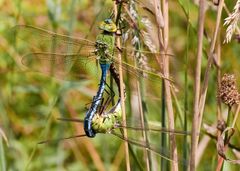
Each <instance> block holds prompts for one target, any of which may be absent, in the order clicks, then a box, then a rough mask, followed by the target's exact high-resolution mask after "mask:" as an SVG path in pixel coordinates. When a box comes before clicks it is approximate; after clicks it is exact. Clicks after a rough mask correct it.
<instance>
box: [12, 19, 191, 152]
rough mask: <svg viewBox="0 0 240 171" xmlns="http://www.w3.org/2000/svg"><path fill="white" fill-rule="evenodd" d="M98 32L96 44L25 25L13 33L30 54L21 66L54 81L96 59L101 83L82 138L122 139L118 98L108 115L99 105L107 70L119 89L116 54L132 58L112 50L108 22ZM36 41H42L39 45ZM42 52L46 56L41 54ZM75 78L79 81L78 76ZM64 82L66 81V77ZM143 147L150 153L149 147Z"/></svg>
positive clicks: (144, 73) (142, 73) (146, 73)
mask: <svg viewBox="0 0 240 171" xmlns="http://www.w3.org/2000/svg"><path fill="white" fill-rule="evenodd" d="M99 29H100V30H102V33H101V34H99V35H98V36H97V38H96V42H92V41H90V40H86V39H76V38H72V37H69V36H65V35H60V34H57V33H54V32H50V31H46V30H43V29H40V28H36V27H33V26H27V25H18V26H15V27H14V28H13V29H12V31H14V33H15V32H16V34H17V37H18V38H20V39H22V40H24V41H26V42H27V43H28V44H30V46H31V51H30V52H29V53H27V54H25V55H24V56H23V57H22V63H23V64H24V65H25V66H27V67H29V68H31V69H32V70H35V71H40V72H43V73H47V74H49V75H53V76H56V77H59V76H60V77H61V76H62V77H65V76H66V75H67V74H68V72H70V70H74V69H75V70H77V73H79V72H80V70H81V69H82V68H83V65H84V63H85V64H86V63H88V62H89V61H90V60H91V59H92V58H93V59H97V60H98V61H99V65H100V67H101V79H100V83H99V89H98V91H97V94H96V96H94V98H93V101H92V103H91V107H90V108H89V110H88V111H87V112H86V116H85V118H84V130H85V133H86V135H84V136H88V137H94V136H95V135H96V134H97V133H112V134H114V135H116V136H118V137H119V138H121V136H120V135H118V134H115V133H114V129H116V128H124V127H126V125H125V126H124V125H122V124H121V121H122V119H121V118H122V110H121V100H120V98H119V100H118V102H117V103H116V104H115V105H114V106H113V107H112V108H111V110H109V111H108V112H104V108H101V107H100V105H101V99H102V98H103V93H104V90H105V84H106V78H107V73H108V71H109V70H110V73H111V74H112V75H113V78H114V79H115V82H116V83H117V85H118V88H119V86H120V85H119V78H118V76H117V73H116V70H115V69H114V66H115V65H119V62H118V59H117V58H116V57H114V56H115V55H116V54H117V53H121V51H126V53H127V54H131V53H132V51H134V50H132V49H127V48H122V49H121V50H120V49H119V48H117V47H116V46H115V32H116V31H117V27H116V25H115V24H114V22H113V21H112V20H111V19H106V20H104V21H102V22H101V23H100V25H99ZM24 36H26V37H27V38H25V37H24ZM29 37H31V38H29ZM37 40H41V41H40V42H39V41H37ZM36 41H37V42H36ZM41 49H43V50H44V51H45V52H42V50H41ZM56 51H57V52H56ZM138 53H140V54H144V55H145V56H148V55H152V56H159V55H161V53H151V52H145V51H138ZM121 65H122V68H123V69H126V72H128V73H130V74H133V75H135V76H137V77H146V78H147V79H153V80H159V81H160V80H161V79H168V80H170V79H169V78H164V77H163V75H162V74H161V73H154V72H152V70H144V69H142V68H138V67H136V66H133V65H131V64H129V63H127V62H124V61H123V62H122V63H121ZM39 66H40V67H39ZM75 67H76V68H75ZM71 76H72V75H71ZM74 77H75V75H74ZM76 77H77V78H78V77H79V75H77V76H76ZM65 78H66V79H68V77H67V76H66V77H65ZM119 90H120V88H119ZM119 94H120V92H119ZM99 109H100V110H99ZM100 111H101V112H100ZM61 120H68V121H77V122H79V121H81V120H78V119H63V118H62V119H61ZM136 129H140V128H136ZM149 130H151V128H149ZM154 130H155V131H165V132H171V133H179V134H186V135H187V134H189V133H182V132H181V131H174V130H167V129H154ZM122 139H124V138H122ZM130 142H131V141H130ZM132 142H133V141H132ZM133 144H135V145H139V146H141V145H142V143H140V144H138V143H136V142H135V143H133ZM144 147H145V148H149V149H151V148H150V147H149V146H144ZM159 154H160V153H159Z"/></svg>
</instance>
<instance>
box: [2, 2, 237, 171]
mask: <svg viewBox="0 0 240 171" xmlns="http://www.w3.org/2000/svg"><path fill="white" fill-rule="evenodd" d="M208 2H209V4H208V11H207V17H206V22H205V30H206V34H205V38H204V49H205V52H208V50H209V41H210V37H211V36H212V34H213V28H214V26H215V24H216V23H215V22H216V7H215V6H214V5H212V4H211V2H210V1H208ZM231 2H232V1H231ZM231 2H230V1H229V2H227V7H228V8H229V9H232V8H233V5H234V4H232V3H231ZM113 3H114V2H113V1H111V0H107V1H105V0H94V1H87V0H22V1H21V0H12V1H8V0H0V33H1V36H0V74H1V75H0V76H1V77H0V89H1V91H0V126H1V127H0V130H1V132H0V133H1V134H2V138H1V142H0V153H1V154H0V159H1V161H0V163H1V168H0V170H3V171H5V170H9V171H18V170H20V171H21V170H31V171H33V170H35V171H36V170H44V171H50V170H59V171H61V170H62V171H63V170H69V171H77V170H125V161H124V146H123V143H122V141H121V140H120V139H118V138H115V137H113V136H112V135H104V136H100V135H99V136H97V137H96V138H94V139H89V138H81V139H72V140H67V141H61V142H53V143H51V144H43V145H39V144H37V143H38V142H39V141H42V140H46V139H57V138H60V137H68V136H71V135H76V134H82V133H84V132H83V129H82V125H81V124H79V123H62V122H60V121H57V118H59V117H78V118H80V119H83V118H84V115H85V112H86V104H89V103H90V102H91V100H92V97H93V96H94V95H95V93H96V91H97V86H98V80H99V74H100V69H99V68H97V67H96V66H93V68H90V69H89V70H87V73H86V75H87V79H86V78H85V79H83V80H79V81H64V80H61V79H60V80H59V79H57V78H51V77H48V76H46V75H44V74H41V73H36V72H32V71H31V70H29V69H27V68H26V67H25V66H24V65H22V63H21V55H22V54H21V53H22V52H21V51H22V50H23V49H24V48H25V46H26V45H25V44H24V43H23V44H19V43H18V42H16V40H14V39H12V38H13V35H9V30H10V28H12V27H13V26H15V25H16V24H26V25H34V26H37V27H41V28H44V29H47V30H52V31H54V32H60V33H63V34H66V35H69V36H73V37H83V38H87V39H89V40H92V41H94V40H95V37H96V35H97V34H98V33H99V30H98V29H97V24H98V23H99V22H100V21H101V20H103V19H105V18H106V17H109V16H110V15H111V13H112V9H113ZM145 4H146V3H145ZM169 10H170V14H169V15H170V19H169V22H170V31H169V36H170V40H169V49H170V51H171V53H172V54H174V57H173V58H171V76H172V78H173V79H174V80H175V81H176V85H177V91H176V95H177V96H176V100H174V111H175V113H176V127H177V128H178V129H181V130H182V129H183V118H184V116H183V115H182V113H180V112H179V110H178V109H177V107H178V106H177V105H179V106H180V109H181V110H182V111H184V103H185V102H184V99H185V97H186V94H185V92H186V91H188V97H187V104H188V111H187V125H188V130H190V129H191V120H192V108H193V107H192V106H193V97H194V94H193V93H192V92H193V78H194V69H195V68H194V65H195V57H196V51H197V50H196V45H197V33H196V30H197V26H196V25H197V15H198V6H197V5H196V4H194V3H193V2H192V1H187V0H182V1H181V0H179V1H174V2H170V4H169ZM141 12H142V10H141V6H139V15H140V16H141V17H145V13H144V12H142V13H141ZM122 15H126V14H124V12H123V14H122ZM150 16H151V15H150ZM226 16H227V14H226V12H223V19H224V17H226ZM188 17H189V20H188ZM223 19H222V22H223ZM153 21H154V20H153ZM154 24H155V23H154ZM188 27H189V31H187V30H188V29H187V28H188ZM224 36H225V27H223V28H222V29H221V39H222V40H223V39H224ZM222 40H220V43H219V49H220V50H221V52H222V59H221V72H222V73H235V76H236V78H237V80H240V77H239V74H238V73H239V57H238V56H239V54H240V48H239V44H238V42H236V41H232V42H231V43H229V44H222V43H221V42H222ZM37 41H41V40H36V42H37ZM186 55H187V56H188V59H187V62H186V58H185V56H186ZM206 62H207V58H206V53H205V55H204V59H203V65H202V66H203V70H204V69H205V67H206ZM186 63H187V65H186ZM186 67H187V76H188V85H187V86H186V85H184V77H185V71H186ZM96 73H97V74H96ZM210 77H211V79H210V82H209V85H210V86H209V88H208V95H207V100H206V107H205V112H204V118H203V123H207V124H210V125H212V124H214V123H216V122H217V119H216V118H217V117H216V114H215V113H216V110H217V104H216V86H217V78H216V69H213V70H212V73H211V75H210ZM238 82H239V81H238ZM129 85H130V86H129V87H128V88H129V89H128V90H127V95H128V96H129V97H128V98H127V102H126V104H127V115H129V118H130V115H131V118H133V119H132V120H134V117H138V116H137V114H136V113H137V112H136V111H138V110H137V109H135V108H138V106H137V105H136V104H135V103H133V102H135V101H136V100H137V95H136V94H137V93H136V91H135V90H134V89H133V90H132V89H131V88H133V87H134V83H132V82H131V81H129ZM145 89H146V90H145V92H147V93H149V95H146V98H145V100H146V101H147V106H148V114H149V115H148V118H149V120H151V121H153V120H155V121H156V122H157V124H159V121H160V120H161V119H160V113H161V108H159V106H161V102H162V99H161V97H162V96H161V85H159V83H156V82H150V83H149V82H148V83H147V85H146V87H145ZM149 90H151V91H149ZM147 93H146V94H147ZM130 95H131V96H130ZM153 95H154V96H153ZM131 108H132V109H131ZM185 109H186V108H185ZM223 110H224V111H225V110H227V107H226V106H223ZM134 111H135V112H134ZM137 119H138V118H137ZM137 119H136V118H135V120H137ZM129 120H131V119H129ZM4 135H5V136H6V137H7V141H5V140H4V138H3V137H4ZM130 136H131V133H130ZM133 136H134V133H133ZM160 136H161V134H160V133H157V134H154V135H153V138H152V139H151V140H152V142H153V143H155V144H157V145H159V144H158V143H159V142H160V139H161V138H160ZM204 138H206V136H204V135H201V140H203V139H204ZM179 140H180V141H179V145H178V147H179V151H180V158H182V157H183V154H182V151H183V149H182V144H183V139H182V138H181V137H180V138H179ZM237 140H239V134H235V135H234V138H233V142H235V143H236V142H238V141H237ZM187 142H188V143H187V144H185V147H187V152H189V145H188V144H189V142H190V139H188V140H187ZM134 152H136V157H137V158H138V160H139V162H140V163H141V164H142V165H143V166H145V163H144V158H143V157H142V155H143V153H142V151H141V150H140V151H139V150H138V151H136V150H135V149H134ZM202 152H203V154H202V155H201V156H200V157H199V159H200V164H199V166H198V170H213V169H214V168H215V166H216V159H217V152H216V143H215V141H214V140H208V141H207V142H206V147H205V148H204V149H203V151H202ZM229 155H230V156H232V155H233V154H232V153H230V154H229ZM130 156H131V161H132V162H131V166H132V167H133V170H140V167H139V164H138V162H137V160H136V159H134V157H133V155H130ZM152 158H153V161H154V162H153V163H152V165H153V168H155V170H157V169H159V165H158V163H159V161H160V158H159V157H156V156H155V157H152ZM224 167H225V168H226V170H237V168H238V166H236V165H231V164H225V166H224ZM183 168H184V167H183ZM153 170H154V169H153Z"/></svg>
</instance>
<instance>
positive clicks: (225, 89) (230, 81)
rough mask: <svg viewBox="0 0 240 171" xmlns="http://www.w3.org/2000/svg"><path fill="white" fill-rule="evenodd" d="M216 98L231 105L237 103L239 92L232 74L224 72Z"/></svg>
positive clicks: (239, 97) (239, 98)
mask: <svg viewBox="0 0 240 171" xmlns="http://www.w3.org/2000/svg"><path fill="white" fill-rule="evenodd" d="M218 98H220V99H221V101H222V102H223V103H225V104H226V105H228V106H229V107H231V106H232V105H234V104H239V101H240V94H239V93H238V90H237V87H236V78H235V77H234V75H232V74H224V75H223V77H222V80H221V85H220V87H219V90H218Z"/></svg>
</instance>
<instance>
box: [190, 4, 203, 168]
mask: <svg viewBox="0 0 240 171" xmlns="http://www.w3.org/2000/svg"><path fill="white" fill-rule="evenodd" d="M204 7H205V1H204V0H200V1H199V14H198V48H197V59H196V70H195V84H194V92H195V96H194V109H193V122H192V137H191V155H190V156H191V157H190V163H189V164H190V170H191V171H194V170H195V167H196V152H197V146H198V138H197V137H198V136H199V135H198V132H199V131H198V126H199V125H200V124H201V123H200V122H199V118H198V116H199V97H200V85H201V80H200V78H201V63H202V46H203V45H202V44H203V29H204V18H205V8H204Z"/></svg>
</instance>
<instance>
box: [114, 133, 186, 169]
mask: <svg viewBox="0 0 240 171" xmlns="http://www.w3.org/2000/svg"><path fill="white" fill-rule="evenodd" d="M111 134H112V135H114V136H116V137H118V138H120V139H122V140H123V141H127V142H128V143H129V144H131V145H134V146H137V147H139V148H141V149H145V150H148V151H150V152H152V153H154V154H156V155H158V156H160V157H161V158H164V159H165V160H167V161H169V162H174V163H178V164H180V165H184V166H187V165H188V161H187V160H186V159H182V158H178V160H177V161H174V160H173V159H172V158H171V155H170V153H169V151H168V150H167V149H165V148H164V149H163V148H161V147H160V145H159V146H155V145H153V144H151V143H146V142H144V141H139V140H136V139H130V138H125V137H124V136H123V135H121V134H119V133H117V132H115V131H112V132H111Z"/></svg>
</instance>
